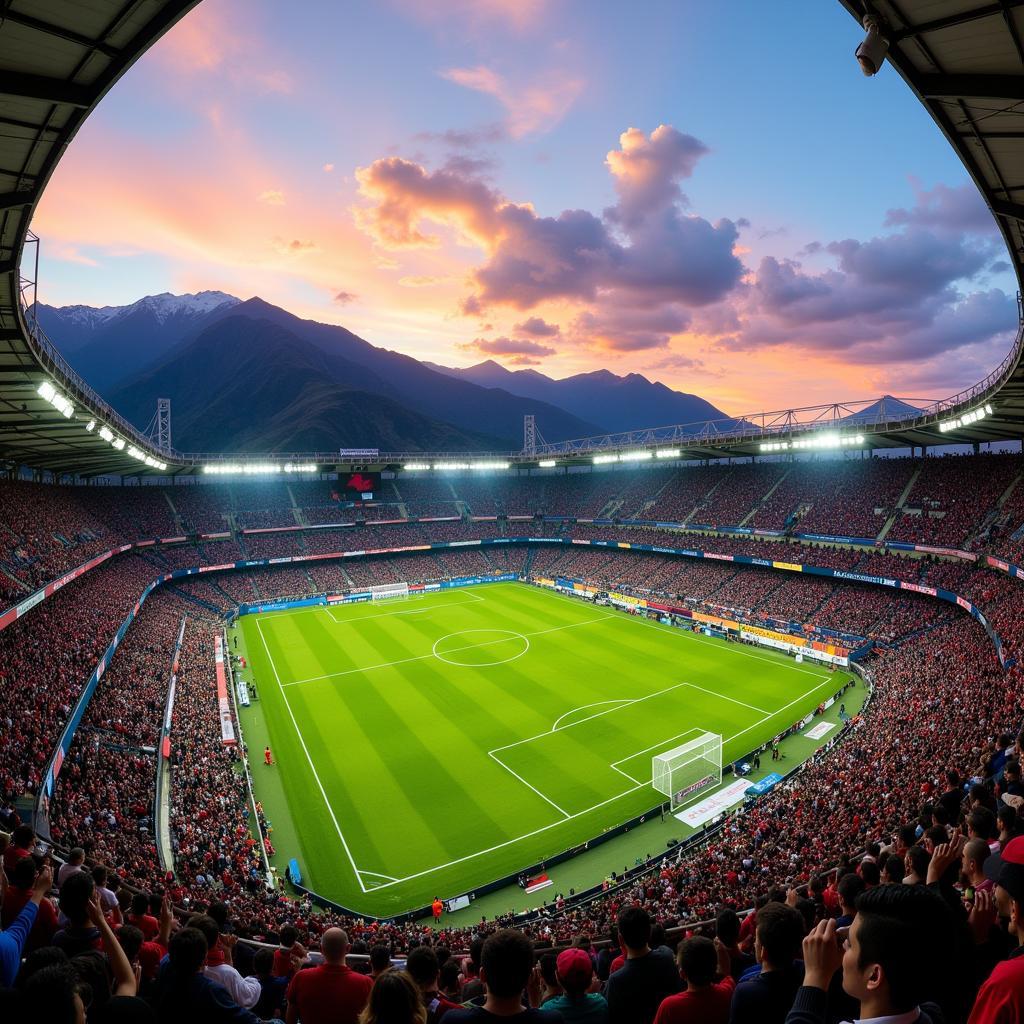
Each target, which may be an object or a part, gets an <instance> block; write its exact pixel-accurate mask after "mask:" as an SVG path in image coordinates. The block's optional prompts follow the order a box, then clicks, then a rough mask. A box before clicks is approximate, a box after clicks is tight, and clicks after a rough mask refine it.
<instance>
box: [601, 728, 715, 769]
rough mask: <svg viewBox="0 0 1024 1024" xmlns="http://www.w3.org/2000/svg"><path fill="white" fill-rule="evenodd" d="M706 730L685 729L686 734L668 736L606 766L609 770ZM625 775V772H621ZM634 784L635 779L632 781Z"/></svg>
mask: <svg viewBox="0 0 1024 1024" xmlns="http://www.w3.org/2000/svg"><path fill="white" fill-rule="evenodd" d="M708 731H709V730H707V729H700V728H698V727H697V726H694V727H693V728H692V729H687V730H686V732H679V733H676V734H675V736H669V738H668V739H667V740H662V741H661V742H660V743H652V744H651V745H650V746H649V747H644V748H643V750H634V751H633V753H632V754H627V755H626V756H625V757H620V758H619V759H618V761H612V763H611V764H610V765H609V766H608V767H609V768H615V766H616V765H619V764H622V762H623V761H632V760H633V758H634V757H639V756H640V755H641V754H646V753H647V751H648V750H657V749H658V747H663V746H664V745H665V744H666V743H671V742H672V741H673V740H677V739H679V737H680V736H689V735H690V733H691V732H708ZM623 774H625V772H623ZM633 781H634V782H636V779H634V780H633Z"/></svg>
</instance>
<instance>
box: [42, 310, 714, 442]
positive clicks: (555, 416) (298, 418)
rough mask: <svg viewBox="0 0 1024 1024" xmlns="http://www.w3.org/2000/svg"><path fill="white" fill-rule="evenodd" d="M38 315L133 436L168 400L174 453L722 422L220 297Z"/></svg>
mask: <svg viewBox="0 0 1024 1024" xmlns="http://www.w3.org/2000/svg"><path fill="white" fill-rule="evenodd" d="M38 315H39V320H40V323H41V325H42V327H43V329H44V330H45V331H46V333H47V334H48V335H49V337H50V338H51V340H52V341H53V342H54V343H55V344H56V345H57V346H58V348H60V349H61V351H62V352H63V353H64V355H65V357H66V358H67V359H68V361H69V362H70V363H71V364H72V365H73V366H74V368H75V369H76V370H77V371H78V372H79V373H81V374H82V376H83V377H84V378H85V379H86V380H88V381H89V382H90V384H92V385H93V387H95V388H96V390H97V391H99V392H100V393H101V394H102V395H103V397H104V398H106V399H107V400H108V401H109V402H110V403H111V404H112V405H113V406H114V407H115V408H116V409H117V410H118V411H119V412H120V413H121V414H122V415H124V416H126V417H127V418H128V419H129V420H130V421H131V422H133V423H135V424H136V425H137V426H139V427H140V428H145V427H146V425H147V424H148V423H149V422H150V420H151V418H152V416H153V412H154V410H155V408H156V400H157V398H158V397H164V398H170V399H171V409H172V422H173V428H174V444H175V447H176V448H178V449H179V450H181V451H264V452H270V451H278V452H282V451H331V450H335V449H337V448H365V447H369V448H380V449H381V450H391V451H409V452H425V451H453V452H457V451H483V450H517V449H518V448H520V447H521V444H522V427H523V416H524V415H525V414H527V413H532V414H533V415H534V416H535V417H536V422H537V428H538V430H539V431H540V433H541V434H542V435H543V437H544V438H545V439H546V440H547V441H562V440H567V439H569V438H574V437H586V436H588V435H592V434H600V433H608V432H618V431H623V430H632V429H640V428H646V427H651V426H653V425H656V424H668V423H697V422H700V421H704V420H708V419H723V418H725V414H724V413H722V412H721V411H720V410H718V409H716V408H715V407H714V406H713V405H711V404H710V403H708V402H706V401H705V400H704V399H702V398H700V397H699V396H697V395H691V394H686V393H684V392H678V391H673V390H672V389H671V388H668V387H666V386H665V385H664V384H660V383H656V382H652V381H649V380H647V378H645V377H643V376H641V375H639V374H634V373H631V374H628V375H627V376H624V377H621V376H618V375H616V374H614V373H611V372H609V371H608V370H598V371H595V372H593V373H585V374H578V375H575V376H572V377H567V378H565V379H563V380H555V379H554V378H551V377H548V376H546V375H544V374H542V373H538V372H536V371H533V370H517V371H510V370H506V369H505V368H504V367H502V366H500V365H499V364H498V363H496V362H494V361H493V360H488V361H487V362H484V363H480V364H478V365H477V366H472V367H469V368H467V369H453V368H451V367H444V366H438V365H435V364H431V363H426V362H421V361H419V360H416V359H414V358H412V357H411V356H407V355H403V354H402V353H399V352H393V351H391V350H389V349H384V348H379V347H377V346H375V345H372V344H370V343H369V342H368V341H365V340H364V339H362V338H360V337H358V336H357V335H355V334H353V333H352V332H351V331H348V330H346V329H345V328H344V327H339V326H335V325H331V324H323V323H318V322H316V321H313V320H303V319H301V318H299V317H297V316H294V315H293V314H291V313H289V312H287V311H286V310H283V309H281V308H279V307H277V306H273V305H271V304H270V303H268V302H265V301H264V300H262V299H259V298H252V299H248V300H246V301H242V300H240V299H237V298H235V297H234V296H231V295H227V294H226V293H224V292H217V291H204V292H199V293H196V294H193V295H180V296H176V295H170V294H169V293H164V294H161V295H150V296H146V297H144V298H142V299H140V300H139V301H138V302H135V303H132V304H131V305H128V306H105V307H100V308H96V307H91V306H63V307H53V306H45V305H42V304H41V305H40V306H39V307H38Z"/></svg>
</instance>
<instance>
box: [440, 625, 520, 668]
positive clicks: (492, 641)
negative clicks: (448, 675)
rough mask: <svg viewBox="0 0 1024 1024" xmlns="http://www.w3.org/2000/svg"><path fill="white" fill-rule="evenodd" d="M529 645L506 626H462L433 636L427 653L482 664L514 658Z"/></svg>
mask: <svg viewBox="0 0 1024 1024" xmlns="http://www.w3.org/2000/svg"><path fill="white" fill-rule="evenodd" d="M529 649H530V641H529V640H528V639H527V638H526V637H525V636H523V634H522V633H515V632H513V631H512V630H510V629H464V630H462V631H461V632H459V633H448V634H447V635H446V636H443V637H441V638H440V640H435V641H434V646H433V648H431V653H432V654H433V655H434V657H435V658H437V659H438V660H439V661H443V662H445V663H446V664H448V665H457V666H459V667H460V668H485V667H487V666H491V665H505V664H507V663H508V662H510V661H515V660H516V658H521V657H522V656H523V655H524V654H525V653H526V652H527V651H528V650H529Z"/></svg>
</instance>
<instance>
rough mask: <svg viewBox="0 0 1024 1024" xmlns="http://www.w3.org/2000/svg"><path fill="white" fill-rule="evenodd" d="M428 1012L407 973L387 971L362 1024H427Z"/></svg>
mask: <svg viewBox="0 0 1024 1024" xmlns="http://www.w3.org/2000/svg"><path fill="white" fill-rule="evenodd" d="M426 1020H427V1011H426V1008H425V1007H424V1005H423V1000H422V999H420V993H419V990H418V989H417V988H416V984H415V982H413V980H412V978H410V977H409V975H408V974H406V973H405V971H385V972H384V973H383V974H382V975H381V976H380V977H379V978H378V979H377V981H376V982H374V985H373V988H372V989H371V991H370V996H369V1001H368V1002H367V1004H366V1009H364V1010H363V1012H362V1013H361V1014H360V1015H359V1024H426Z"/></svg>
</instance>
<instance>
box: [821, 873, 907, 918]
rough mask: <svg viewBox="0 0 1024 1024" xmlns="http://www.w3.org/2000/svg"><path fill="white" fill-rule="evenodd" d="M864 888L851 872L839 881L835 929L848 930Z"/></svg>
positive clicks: (859, 879)
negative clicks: (837, 915) (837, 914)
mask: <svg viewBox="0 0 1024 1024" xmlns="http://www.w3.org/2000/svg"><path fill="white" fill-rule="evenodd" d="M922 881H923V879H922ZM865 888H866V886H865V884H864V879H863V877H862V876H861V875H857V874H854V873H853V872H849V873H848V874H845V875H843V877H842V878H840V879H839V885H838V886H837V887H836V891H837V892H838V894H839V910H840V914H839V917H838V919H837V920H836V927H837V928H849V927H850V925H851V924H853V917H854V914H856V913H857V911H856V909H855V907H856V906H857V897H858V896H859V895H860V894H861V893H862V892H863V891H864V889H865Z"/></svg>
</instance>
